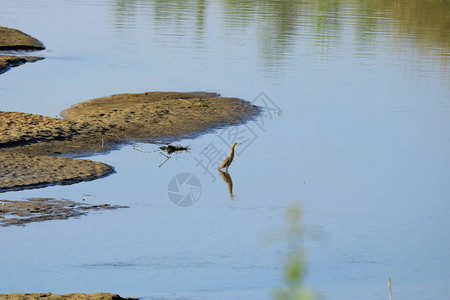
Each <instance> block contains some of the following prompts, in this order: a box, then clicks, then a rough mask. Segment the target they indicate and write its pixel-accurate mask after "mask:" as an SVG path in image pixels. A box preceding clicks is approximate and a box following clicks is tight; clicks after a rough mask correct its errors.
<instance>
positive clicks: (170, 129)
mask: <svg viewBox="0 0 450 300" xmlns="http://www.w3.org/2000/svg"><path fill="white" fill-rule="evenodd" d="M258 113H259V108H258V107H256V106H254V105H252V104H250V103H249V102H247V101H244V100H241V99H237V98H229V97H220V96H219V95H218V94H214V93H204V92H196V93H175V92H149V93H142V94H121V95H113V96H109V97H104V98H98V99H93V100H89V101H86V102H82V103H79V104H76V105H74V106H72V107H70V108H68V109H66V110H64V111H63V113H62V115H63V116H64V117H65V119H59V118H50V117H45V116H41V115H34V114H26V113H21V112H0V192H1V191H6V190H17V189H24V188H34V187H42V186H48V185H54V184H70V183H75V182H79V181H84V180H93V179H96V178H99V177H103V176H106V175H108V174H111V173H113V172H114V170H113V168H112V167H110V166H108V165H106V164H102V163H100V162H92V161H89V160H84V159H71V158H67V157H60V156H61V155H66V156H67V155H69V156H70V155H72V156H73V155H75V156H76V155H87V154H89V153H92V152H105V151H109V150H111V149H114V148H116V147H118V146H120V145H121V144H123V143H127V142H133V141H140V142H152V141H155V140H158V139H165V140H167V139H172V140H177V139H182V138H188V137H195V136H197V135H199V134H202V133H205V132H208V131H210V130H212V129H214V128H219V127H223V126H227V125H237V124H242V123H244V122H246V121H247V120H249V119H251V118H253V117H254V116H255V115H257V114H258Z"/></svg>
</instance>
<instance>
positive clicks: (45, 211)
mask: <svg viewBox="0 0 450 300" xmlns="http://www.w3.org/2000/svg"><path fill="white" fill-rule="evenodd" d="M118 208H128V206H119V205H110V204H100V205H91V204H87V203H80V202H74V201H70V200H67V199H59V200H58V199H54V198H29V199H26V200H19V201H10V200H0V226H2V227H6V226H11V225H16V226H24V225H26V224H28V223H32V222H42V221H49V220H66V219H69V218H75V217H80V216H84V215H86V214H87V212H89V211H96V210H105V209H118ZM0 299H1V298H0Z"/></svg>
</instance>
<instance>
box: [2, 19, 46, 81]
mask: <svg viewBox="0 0 450 300" xmlns="http://www.w3.org/2000/svg"><path fill="white" fill-rule="evenodd" d="M43 49H45V46H44V44H42V43H41V42H40V41H39V40H37V39H35V38H33V37H31V36H29V35H28V34H26V33H23V32H22V31H19V30H17V29H13V28H7V27H0V51H5V50H6V51H35V50H43ZM41 59H44V58H43V57H38V56H16V55H0V74H2V73H4V72H6V71H8V70H9V69H10V68H12V67H17V66H20V65H23V64H25V63H27V62H35V61H38V60H41Z"/></svg>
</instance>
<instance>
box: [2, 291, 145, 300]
mask: <svg viewBox="0 0 450 300" xmlns="http://www.w3.org/2000/svg"><path fill="white" fill-rule="evenodd" d="M137 299H138V298H126V297H125V298H123V297H120V296H119V295H117V294H109V293H95V294H80V293H73V294H65V295H54V294H50V293H46V294H31V293H30V294H28V293H24V294H0V300H137Z"/></svg>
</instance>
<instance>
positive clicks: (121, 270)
mask: <svg viewBox="0 0 450 300" xmlns="http://www.w3.org/2000/svg"><path fill="white" fill-rule="evenodd" d="M1 7H2V9H1V11H0V20H1V22H0V23H1V25H2V26H8V27H14V28H19V29H21V30H22V31H24V32H26V33H29V34H31V35H33V36H35V37H37V38H38V39H40V40H41V41H42V42H44V44H45V45H46V46H47V50H45V51H42V52H41V53H40V54H41V55H43V56H45V58H46V59H45V60H43V61H40V62H37V63H34V64H27V65H24V66H21V67H18V68H14V69H12V70H11V71H9V72H7V73H6V74H3V75H1V77H0V109H1V110H11V111H23V112H29V113H38V114H43V115H48V116H57V115H59V112H60V111H61V110H63V109H64V108H67V107H69V106H71V105H73V104H75V103H77V102H80V101H85V100H88V99H91V98H95V97H101V96H106V95H111V94H116V93H123V92H144V91H157V90H159V91H199V90H202V91H214V92H219V93H221V94H222V95H225V96H236V97H240V98H243V99H247V100H250V101H252V100H253V99H255V97H257V96H258V95H259V94H260V93H261V92H265V93H266V95H267V96H268V97H269V98H270V99H271V100H272V101H273V103H275V104H276V105H277V106H278V108H279V109H280V110H281V111H282V113H280V114H276V113H275V114H272V115H271V117H270V118H266V119H265V123H264V124H262V125H261V124H259V125H261V126H258V124H257V123H255V122H251V123H249V124H247V127H245V126H241V127H239V128H237V130H239V131H242V132H246V133H245V134H244V136H240V138H241V139H248V138H250V139H251V141H252V143H251V144H249V143H247V145H248V147H246V148H244V151H242V149H243V148H241V152H240V153H239V156H238V157H237V158H236V161H235V162H234V163H233V165H232V166H231V168H230V175H231V177H232V180H233V192H234V196H235V197H234V199H230V197H229V194H228V191H227V184H226V183H225V182H224V181H223V180H222V178H221V177H220V175H219V174H218V173H217V172H216V171H214V172H213V173H211V174H212V176H214V177H215V181H214V179H213V177H212V176H211V175H209V174H207V173H206V174H205V171H204V170H203V169H202V168H201V167H200V166H198V163H197V161H196V159H199V158H202V157H203V153H205V152H204V149H205V147H209V148H208V149H212V148H218V149H221V150H222V151H227V150H228V149H227V146H226V145H225V143H224V142H223V141H222V140H221V138H220V137H222V138H226V136H227V132H223V131H218V132H215V133H211V134H207V135H203V136H202V137H200V138H198V139H196V140H187V141H182V144H185V145H190V146H191V149H192V150H191V153H183V154H179V155H173V156H172V158H171V159H170V160H169V161H167V162H166V163H164V164H163V165H162V166H161V167H158V166H159V165H160V164H161V163H163V162H164V160H165V158H164V157H163V156H162V155H160V154H159V153H158V152H153V151H155V150H156V149H157V146H156V145H151V144H144V145H137V146H136V147H134V148H133V147H132V146H125V147H123V148H122V149H121V150H119V151H114V152H112V153H110V154H108V155H97V156H93V157H91V159H94V160H98V161H102V162H105V163H108V164H110V165H112V166H114V167H115V168H116V171H117V173H116V174H114V175H111V176H109V177H107V178H104V179H100V180H97V181H93V182H88V183H80V184H76V185H72V186H59V187H58V186H57V187H49V188H45V189H38V190H28V191H21V192H10V193H3V194H2V195H0V197H1V198H2V199H9V200H15V199H21V198H26V197H56V198H68V199H71V200H74V201H81V200H82V199H86V202H89V203H113V204H119V205H129V206H130V208H129V209H124V210H117V211H106V212H98V213H95V214H91V215H88V216H85V217H82V218H81V219H73V220H68V221H54V222H43V223H36V224H31V225H28V226H26V227H9V228H2V229H1V230H0V240H1V247H0V257H1V258H2V263H1V266H0V293H8V292H48V291H51V292H52V293H69V292H86V293H90V292H99V291H106V292H114V293H119V294H121V295H123V296H139V297H147V298H148V299H155V298H157V299H159V298H163V299H270V297H271V291H272V289H273V288H274V287H276V286H280V285H281V278H282V267H283V263H284V259H285V254H286V245H285V244H284V243H280V242H270V243H267V241H266V240H267V239H266V238H265V236H266V234H267V232H269V231H273V230H274V229H277V228H279V227H280V226H281V225H282V224H283V222H284V214H285V209H286V207H287V206H288V205H289V204H291V203H297V204H298V205H300V206H301V208H302V210H303V223H304V224H305V228H306V229H307V230H306V232H307V233H309V235H307V236H309V237H308V238H307V241H306V245H305V247H306V253H307V265H308V273H307V278H306V284H307V285H308V286H309V287H310V288H312V289H313V290H314V291H316V292H317V293H318V294H321V295H323V296H324V297H325V299H337V300H339V299H369V300H370V299H387V278H388V276H389V274H391V276H392V285H393V296H394V299H433V300H437V299H449V297H450V296H449V295H450V285H449V282H450V236H449V235H450V229H449V228H450V201H449V197H450V185H449V178H450V132H449V131H450V118H449V115H450V106H449V104H450V69H449V65H450V52H449V49H450V31H449V30H450V29H449V27H448V24H449V19H450V4H449V2H448V1H425V0H423V1H420V0H415V1H395V2H392V1H373V3H372V2H366V1H356V0H341V1H339V0H336V1H331V0H329V1H325V0H319V1H294V0H292V1H269V0H265V1H264V0H262V1H237V0H229V1H226V0H223V1H219V0H217V1H202V0H197V1H160V0H154V1H150V0H148V1H144V0H141V1H139V0H134V1H133V0H129V1H127V0H121V1H120V0H118V1H112V0H110V1H107V0H103V1H92V0H90V1H87V0H85V1H69V0H65V1H62V0H59V1H56V0H42V1H39V4H37V3H36V1H30V0H28V1H25V0H23V1H13V0H1ZM260 105H261V104H260ZM249 128H250V129H249ZM249 130H252V131H249ZM136 148H137V149H138V150H139V151H138V150H136ZM183 172H188V173H191V174H194V175H195V176H197V177H198V178H199V180H200V182H201V184H202V192H201V196H200V198H199V200H198V202H197V203H195V204H194V205H192V206H191V207H188V208H180V207H177V206H175V205H174V204H172V202H170V200H169V198H168V194H167V189H168V183H169V181H170V180H171V179H172V178H173V177H174V176H175V175H177V174H179V173H183ZM308 228H309V229H308ZM152 297H153V298H152Z"/></svg>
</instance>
